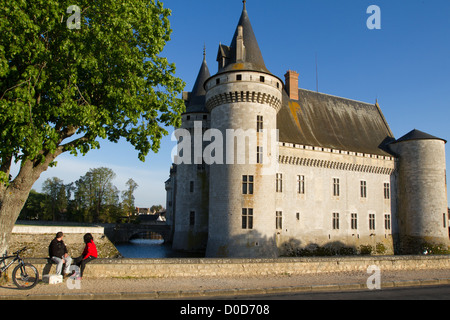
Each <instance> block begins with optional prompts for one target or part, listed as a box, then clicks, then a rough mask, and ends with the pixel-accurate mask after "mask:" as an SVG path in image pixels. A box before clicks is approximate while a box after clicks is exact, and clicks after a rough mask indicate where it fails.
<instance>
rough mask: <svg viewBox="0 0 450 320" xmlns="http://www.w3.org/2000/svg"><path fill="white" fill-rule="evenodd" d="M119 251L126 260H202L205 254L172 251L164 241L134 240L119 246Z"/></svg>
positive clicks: (117, 246)
mask: <svg viewBox="0 0 450 320" xmlns="http://www.w3.org/2000/svg"><path fill="white" fill-rule="evenodd" d="M116 248H117V250H119V252H120V254H121V255H122V256H123V257H124V258H147V259H148V258H154V259H158V258H159V259H161V258H195V257H197V258H200V257H204V255H203V254H198V253H188V252H179V251H174V250H172V246H171V245H170V244H166V243H164V240H162V239H132V240H130V242H128V243H125V244H117V245H116Z"/></svg>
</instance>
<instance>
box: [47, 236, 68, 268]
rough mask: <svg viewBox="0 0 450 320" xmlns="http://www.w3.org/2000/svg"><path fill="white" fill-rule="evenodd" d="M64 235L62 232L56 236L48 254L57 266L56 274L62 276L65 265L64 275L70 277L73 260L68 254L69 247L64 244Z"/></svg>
mask: <svg viewBox="0 0 450 320" xmlns="http://www.w3.org/2000/svg"><path fill="white" fill-rule="evenodd" d="M63 236H64V235H63V233H62V232H61V231H60V232H58V233H57V234H56V237H55V239H53V240H52V242H50V245H49V247H48V254H49V256H50V258H51V259H52V261H54V262H55V263H56V264H57V265H56V274H57V275H60V274H61V271H62V267H63V264H65V265H66V267H65V268H64V275H65V276H68V275H69V270H70V265H71V264H72V258H71V257H70V256H69V254H68V252H67V247H66V245H65V244H64V241H63V240H62V239H63Z"/></svg>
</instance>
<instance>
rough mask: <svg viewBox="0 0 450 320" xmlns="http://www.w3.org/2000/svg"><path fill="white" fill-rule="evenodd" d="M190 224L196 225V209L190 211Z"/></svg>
mask: <svg viewBox="0 0 450 320" xmlns="http://www.w3.org/2000/svg"><path fill="white" fill-rule="evenodd" d="M189 225H190V226H193V225H195V211H191V212H189Z"/></svg>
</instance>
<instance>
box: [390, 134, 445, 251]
mask: <svg viewBox="0 0 450 320" xmlns="http://www.w3.org/2000/svg"><path fill="white" fill-rule="evenodd" d="M445 144H446V141H445V140H443V139H440V138H437V137H434V136H432V135H429V134H427V133H424V132H421V131H419V130H413V131H411V132H410V133H408V134H406V135H405V136H403V137H402V138H400V139H398V140H396V141H395V142H393V143H391V144H390V149H391V150H392V151H394V153H396V155H397V156H398V157H399V162H398V171H397V179H398V227H399V245H400V252H401V253H403V254H418V253H422V252H423V250H424V249H425V248H426V247H429V246H434V245H444V246H448V245H449V233H448V225H447V224H448V218H447V184H446V177H445V175H446V170H445ZM445 249H447V248H445Z"/></svg>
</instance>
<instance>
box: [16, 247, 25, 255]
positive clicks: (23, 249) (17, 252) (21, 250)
mask: <svg viewBox="0 0 450 320" xmlns="http://www.w3.org/2000/svg"><path fill="white" fill-rule="evenodd" d="M25 250H27V247H23V248H22V249H20V250H17V251H16V252H14V253H13V255H18V254H19V253H21V252H23V251H25Z"/></svg>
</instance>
